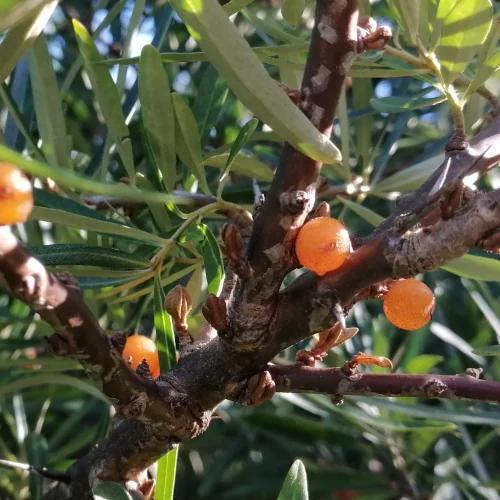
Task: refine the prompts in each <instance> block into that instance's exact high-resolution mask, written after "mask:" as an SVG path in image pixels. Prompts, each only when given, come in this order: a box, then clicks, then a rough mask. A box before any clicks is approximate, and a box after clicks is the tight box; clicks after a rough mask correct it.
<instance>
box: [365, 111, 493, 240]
mask: <svg viewBox="0 0 500 500" xmlns="http://www.w3.org/2000/svg"><path fill="white" fill-rule="evenodd" d="M499 162H500V115H499V114H498V113H497V115H496V116H495V117H494V118H493V120H492V121H491V123H490V124H489V125H488V126H487V127H485V129H484V130H482V131H481V132H479V133H478V134H477V135H476V136H475V137H473V138H472V139H471V141H470V143H469V145H468V146H467V147H466V149H464V150H457V151H451V152H449V153H447V156H446V158H445V160H444V162H443V164H442V165H441V166H440V167H439V168H438V169H437V170H436V171H435V172H434V173H433V174H432V175H431V176H430V177H429V179H427V181H425V182H424V183H423V184H422V186H421V187H420V188H419V189H417V190H416V191H415V192H413V193H412V194H410V195H408V196H405V197H404V198H402V199H401V200H400V201H399V202H398V203H397V204H396V208H395V210H394V211H393V213H392V214H391V215H390V216H389V217H388V218H387V219H386V220H385V221H383V222H382V224H380V225H379V226H378V227H377V228H376V229H375V231H373V233H372V234H371V235H370V237H369V239H370V240H372V239H374V238H376V237H378V236H379V235H381V234H382V233H384V232H386V231H392V232H396V233H397V234H400V235H401V234H404V233H405V232H406V231H407V230H409V229H411V228H412V227H413V226H415V224H417V222H419V221H420V220H422V219H423V218H424V217H425V216H426V215H428V214H429V213H430V212H431V211H432V210H433V209H435V208H436V207H439V205H440V204H443V203H444V204H446V203H447V201H448V200H449V199H450V197H452V195H453V194H454V193H456V192H457V190H458V191H460V190H461V189H462V186H463V181H464V179H466V178H467V177H469V176H480V175H483V174H485V173H486V172H488V171H489V170H491V169H492V168H494V167H496V165H498V163H499Z"/></svg>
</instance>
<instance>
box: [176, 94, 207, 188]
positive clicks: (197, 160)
mask: <svg viewBox="0 0 500 500" xmlns="http://www.w3.org/2000/svg"><path fill="white" fill-rule="evenodd" d="M172 102H173V105H174V110H175V118H176V120H175V122H176V137H177V154H178V156H179V158H180V159H181V161H182V163H184V165H186V167H187V168H189V170H190V171H191V172H192V173H193V175H194V176H195V177H196V178H197V179H198V181H199V182H200V186H201V188H202V190H203V191H204V192H205V193H207V194H210V188H209V187H208V184H207V178H206V176H205V169H204V168H203V156H202V150H201V142H200V135H199V134H198V125H197V124H196V120H195V118H194V115H193V112H192V111H191V109H190V108H189V106H188V105H187V104H186V102H185V101H184V99H183V98H182V97H181V96H180V95H179V94H177V93H175V92H174V93H173V94H172Z"/></svg>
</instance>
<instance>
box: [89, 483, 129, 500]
mask: <svg viewBox="0 0 500 500" xmlns="http://www.w3.org/2000/svg"><path fill="white" fill-rule="evenodd" d="M92 493H93V494H94V500H132V497H131V496H130V493H129V492H128V491H127V490H126V489H125V488H124V487H123V486H122V485H121V484H118V483H110V482H105V483H100V484H99V485H97V486H96V487H95V488H94V489H93V490H92Z"/></svg>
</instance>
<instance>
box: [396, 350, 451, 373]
mask: <svg viewBox="0 0 500 500" xmlns="http://www.w3.org/2000/svg"><path fill="white" fill-rule="evenodd" d="M443 359H444V358H443V356H438V355H437V354H421V355H420V356H417V357H415V358H413V359H411V360H410V361H409V362H408V364H407V365H406V367H405V372H406V373H428V372H429V371H430V370H432V369H433V368H434V367H435V366H436V365H437V364H438V363H441V361H443Z"/></svg>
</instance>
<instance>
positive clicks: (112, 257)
mask: <svg viewBox="0 0 500 500" xmlns="http://www.w3.org/2000/svg"><path fill="white" fill-rule="evenodd" d="M119 227H120V226H118V228H119ZM29 251H30V252H31V253H32V254H33V255H34V256H35V257H37V258H38V259H39V260H40V261H41V262H42V263H43V264H45V265H46V266H60V265H66V266H72V265H81V266H101V267H109V268H110V269H124V270H129V269H148V267H149V265H150V263H149V261H148V260H146V259H140V258H137V257H135V256H133V255H131V254H129V253H127V252H123V251H122V250H117V249H115V248H106V247H97V246H92V245H72V244H62V243H61V244H55V245H44V246H40V247H29Z"/></svg>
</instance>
